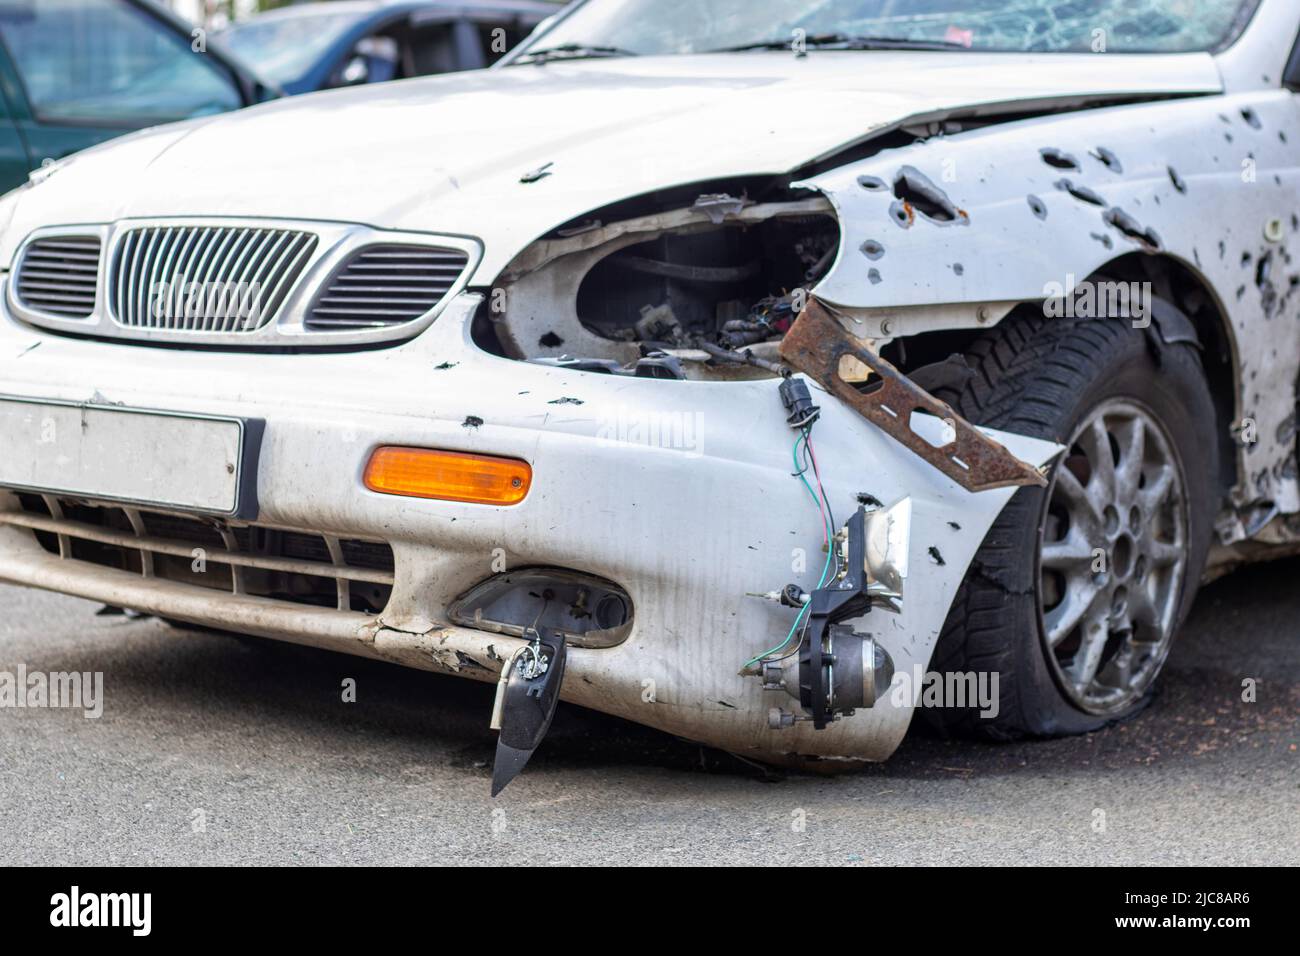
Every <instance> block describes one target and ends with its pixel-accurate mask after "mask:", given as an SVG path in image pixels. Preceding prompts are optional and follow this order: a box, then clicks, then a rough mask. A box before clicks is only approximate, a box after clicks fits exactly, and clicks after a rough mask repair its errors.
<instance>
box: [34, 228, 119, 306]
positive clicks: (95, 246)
mask: <svg viewBox="0 0 1300 956" xmlns="http://www.w3.org/2000/svg"><path fill="white" fill-rule="evenodd" d="M99 249H100V240H99V237H97V236H50V237H48V238H44V239H36V240H34V241H33V242H32V243H31V244H30V245H28V246H27V250H26V252H24V253H23V258H22V263H21V264H20V265H19V267H18V290H17V291H18V301H19V302H21V303H22V304H23V305H24V306H26V307H27V308H29V309H33V310H35V311H37V312H44V313H46V314H47V315H57V316H59V317H60V318H66V319H88V318H90V316H91V315H92V314H93V313H94V311H95V292H96V290H97V289H98V288H99Z"/></svg>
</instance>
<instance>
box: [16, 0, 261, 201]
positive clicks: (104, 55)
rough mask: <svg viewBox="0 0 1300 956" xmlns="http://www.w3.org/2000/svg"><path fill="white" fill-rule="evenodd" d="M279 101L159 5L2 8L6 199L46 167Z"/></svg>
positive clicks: (43, 3) (103, 2)
mask: <svg viewBox="0 0 1300 956" xmlns="http://www.w3.org/2000/svg"><path fill="white" fill-rule="evenodd" d="M274 95H276V94H275V91H274V90H271V89H270V88H268V87H266V86H265V85H264V84H262V83H261V81H259V80H258V79H257V78H256V77H255V76H254V75H253V74H252V72H251V71H249V70H248V69H247V68H245V67H244V66H242V65H241V64H239V63H238V62H237V61H236V60H234V59H232V58H230V57H229V56H227V55H225V54H224V53H223V52H222V51H221V50H219V49H216V48H215V47H213V48H208V46H207V43H206V37H204V36H203V35H202V33H201V32H195V30H194V28H193V27H192V26H191V25H190V24H189V23H188V22H186V21H184V20H182V19H181V18H180V17H177V16H176V15H175V14H173V13H171V12H170V11H168V10H166V9H165V8H163V7H162V6H161V5H160V4H158V3H155V2H152V0H0V193H3V192H7V191H8V190H10V189H12V188H14V187H15V186H19V185H21V184H22V183H24V182H25V181H26V180H27V174H28V172H29V171H30V170H32V169H35V168H36V167H38V166H40V165H41V164H42V163H44V162H45V161H46V160H55V159H61V158H62V157H64V156H66V155H68V154H69V153H73V152H76V151H77V150H79V149H85V148H87V147H89V146H94V145H95V144H97V143H101V142H103V141H104V140H107V139H112V138H113V137H115V136H121V135H122V134H123V133H129V132H131V131H132V130H137V129H141V128H143V127H146V126H155V125H157V124H159V123H167V122H171V121H173V120H182V119H190V118H192V117H196V116H208V115H211V114H213V113H223V112H226V111H227V110H236V109H239V108H240V107H243V106H249V105H252V104H253V103H256V102H260V101H261V100H264V99H267V98H269V97H271V96H274Z"/></svg>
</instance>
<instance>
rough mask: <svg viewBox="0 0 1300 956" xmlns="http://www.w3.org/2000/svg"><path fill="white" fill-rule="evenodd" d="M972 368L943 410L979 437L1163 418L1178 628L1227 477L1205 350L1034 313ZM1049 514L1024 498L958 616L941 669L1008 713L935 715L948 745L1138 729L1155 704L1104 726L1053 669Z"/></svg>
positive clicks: (972, 579)
mask: <svg viewBox="0 0 1300 956" xmlns="http://www.w3.org/2000/svg"><path fill="white" fill-rule="evenodd" d="M1160 307H1161V308H1162V309H1167V308H1170V307H1169V306H1168V305H1167V303H1160ZM966 360H967V362H968V363H969V365H970V366H971V368H972V369H973V370H974V373H975V374H974V375H973V376H972V377H971V378H970V379H969V380H968V381H967V382H966V383H965V384H964V385H962V386H960V387H959V388H954V387H949V388H947V389H941V390H939V392H938V396H939V397H940V398H942V399H943V400H945V401H947V402H948V403H949V404H951V405H952V406H953V407H954V408H955V409H956V410H957V411H958V412H959V413H960V414H961V415H962V416H963V417H965V418H966V419H967V420H969V421H971V422H973V423H975V424H978V425H984V426H988V427H993V428H999V429H1002V430H1005V431H1008V432H1014V433H1018V434H1023V435H1029V436H1033V437H1037V438H1045V439H1049V440H1052V441H1055V442H1059V443H1062V444H1066V443H1068V442H1069V440H1070V437H1071V436H1072V435H1074V434H1075V430H1076V427H1077V426H1079V425H1080V423H1082V422H1085V421H1087V420H1088V416H1089V415H1090V414H1092V411H1093V410H1095V409H1097V408H1099V407H1101V406H1102V404H1103V403H1104V402H1107V401H1108V400H1112V399H1123V400H1125V401H1134V402H1138V403H1141V405H1142V406H1145V410H1149V411H1150V412H1151V413H1153V417H1154V419H1155V420H1156V421H1157V422H1158V423H1159V425H1160V426H1162V427H1163V429H1164V432H1165V434H1166V435H1167V437H1168V438H1169V440H1170V442H1169V443H1170V444H1171V445H1172V447H1173V449H1174V451H1175V454H1176V457H1177V459H1178V460H1179V461H1180V462H1181V466H1182V473H1183V476H1184V481H1185V485H1184V488H1185V492H1184V500H1185V501H1186V527H1187V530H1188V531H1189V533H1188V534H1187V535H1186V538H1185V542H1186V543H1185V550H1186V563H1185V566H1184V567H1185V570H1184V571H1183V573H1182V583H1181V585H1179V587H1180V590H1179V591H1178V594H1177V597H1176V599H1174V600H1176V602H1177V603H1176V619H1175V625H1176V626H1177V625H1181V623H1182V621H1183V620H1184V618H1185V617H1186V615H1187V612H1188V610H1189V609H1190V607H1191V604H1192V600H1193V598H1194V597H1195V594H1196V589H1197V585H1198V584H1199V581H1200V577H1201V573H1202V571H1203V569H1204V566H1205V557H1206V553H1207V551H1208V548H1209V543H1210V534H1211V529H1212V526H1213V518H1214V509H1215V505H1216V503H1217V487H1216V485H1217V476H1218V474H1219V470H1218V443H1217V435H1216V432H1217V429H1216V426H1215V411H1214V406H1213V403H1212V400H1211V397H1210V394H1209V388H1208V386H1207V385H1206V380H1205V374H1204V372H1203V370H1202V366H1201V361H1200V356H1199V354H1198V352H1197V350H1196V348H1195V347H1194V346H1192V345H1189V344H1173V345H1168V344H1164V343H1162V342H1161V341H1160V339H1159V338H1158V336H1156V335H1155V334H1154V330H1151V331H1149V332H1144V331H1142V330H1139V329H1134V328H1133V327H1132V324H1131V323H1130V322H1128V321H1124V320H1118V319H1094V320H1080V319H1049V318H1045V317H1044V316H1043V315H1042V314H1041V313H1040V312H1037V310H1035V311H1029V310H1023V311H1020V312H1017V313H1014V314H1013V315H1012V316H1009V317H1008V318H1007V319H1006V320H1004V321H1003V322H1002V323H1001V324H1000V325H999V326H998V327H997V328H995V329H993V330H991V331H990V332H989V333H987V334H986V335H984V336H983V337H981V338H980V339H979V340H977V342H976V343H974V345H973V346H972V347H971V349H970V350H969V351H968V353H967V354H966ZM1056 467H1057V468H1060V467H1062V466H1061V464H1060V463H1059V462H1058V463H1057V465H1056ZM1047 503H1048V493H1047V491H1046V490H1044V489H1040V488H1025V489H1021V490H1020V491H1018V492H1017V493H1016V494H1015V496H1014V497H1013V498H1012V499H1011V501H1010V503H1009V504H1008V505H1007V507H1006V509H1005V510H1004V511H1003V513H1002V514H1001V515H1000V516H999V518H998V519H997V521H996V522H995V523H994V525H993V527H992V528H991V530H990V531H989V533H988V535H987V536H986V538H985V540H984V543H983V545H982V546H981V547H980V550H979V552H978V553H977V554H976V557H975V560H974V562H973V563H972V565H971V567H970V569H969V570H968V572H967V575H966V578H965V580H964V581H963V583H962V585H961V587H960V589H959V591H958V593H957V597H956V600H955V601H954V603H953V605H952V608H951V610H950V611H949V614H948V618H947V621H946V622H945V624H944V627H943V630H942V632H941V633H940V636H939V640H938V643H937V646H936V649H935V654H934V658H933V664H932V669H933V670H934V671H937V672H941V673H947V672H963V673H969V672H976V673H979V672H986V673H997V674H998V675H999V708H998V713H997V715H996V716H993V717H989V718H982V717H980V716H979V714H978V713H977V711H976V710H975V709H955V708H947V709H926V710H924V711H923V713H924V714H925V715H926V717H927V718H928V720H929V721H930V723H931V724H932V725H935V726H937V727H939V728H940V729H941V730H942V731H943V732H945V733H954V732H955V733H961V734H964V735H967V736H977V737H982V738H985V739H996V740H1011V739H1018V738H1023V737H1052V736H1067V735H1071V734H1079V733H1086V732H1088V731H1092V730H1096V729H1098V728H1100V727H1102V726H1105V725H1106V724H1108V723H1111V722H1114V721H1116V720H1119V719H1123V718H1126V717H1129V716H1132V714H1134V713H1137V712H1138V711H1140V710H1141V709H1142V708H1143V707H1145V706H1146V704H1147V703H1148V702H1149V701H1150V697H1151V690H1150V688H1148V689H1147V690H1146V691H1145V693H1144V694H1142V696H1141V697H1140V699H1138V700H1136V701H1134V702H1133V703H1132V704H1131V705H1130V706H1125V707H1124V709H1123V711H1122V712H1119V713H1111V714H1106V715H1104V716H1099V715H1098V714H1096V713H1088V712H1085V710H1084V709H1082V708H1081V707H1080V706H1078V705H1076V703H1075V702H1074V701H1071V700H1070V698H1069V697H1068V696H1067V693H1066V691H1065V690H1064V689H1063V688H1062V686H1061V681H1060V679H1059V676H1058V674H1057V673H1056V672H1055V668H1054V665H1053V663H1052V662H1051V660H1050V659H1049V657H1048V655H1049V653H1050V650H1049V647H1048V644H1047V641H1046V639H1045V637H1044V625H1043V615H1042V613H1041V609H1040V594H1039V587H1040V584H1039V580H1040V579H1039V564H1038V555H1039V548H1040V542H1041V536H1042V529H1043V524H1044V521H1045V520H1046V516H1047ZM1161 663H1163V659H1162V660H1161ZM1135 692H1136V691H1135Z"/></svg>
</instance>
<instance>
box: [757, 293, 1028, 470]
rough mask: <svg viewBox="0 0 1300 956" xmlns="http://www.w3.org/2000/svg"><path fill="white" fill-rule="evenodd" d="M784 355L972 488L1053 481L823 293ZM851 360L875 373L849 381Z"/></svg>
mask: <svg viewBox="0 0 1300 956" xmlns="http://www.w3.org/2000/svg"><path fill="white" fill-rule="evenodd" d="M781 357H782V358H784V359H785V360H786V361H787V362H788V363H789V364H790V365H791V366H792V367H794V368H795V369H797V370H798V371H800V372H803V373H804V374H806V375H808V376H809V377H810V378H812V379H814V380H815V381H816V382H818V383H819V384H820V385H822V386H823V387H824V388H825V389H826V390H827V391H829V392H830V393H831V394H832V395H835V396H836V397H837V398H839V399H841V400H842V401H843V402H844V403H845V404H847V405H848V406H849V407H850V408H852V409H853V410H854V411H856V412H858V414H860V415H862V417H864V418H866V419H867V420H868V421H870V422H871V423H872V424H874V425H876V426H877V427H879V428H880V429H881V430H882V431H884V432H885V433H886V434H888V435H889V436H890V437H892V438H894V439H896V440H897V441H898V442H900V443H901V444H903V445H905V446H906V447H907V448H909V449H910V450H911V451H913V452H915V453H916V454H917V455H919V456H920V457H921V458H923V459H925V460H926V461H927V462H929V463H930V464H932V465H934V467H936V468H938V469H939V470H940V471H941V472H943V473H944V474H945V475H947V476H948V477H949V478H951V479H952V480H953V481H955V482H957V483H958V484H959V485H961V486H962V487H963V488H965V489H967V490H968V491H990V490H992V489H994V488H1009V487H1016V486H1022V485H1036V486H1038V487H1046V485H1047V479H1046V478H1045V477H1044V476H1043V473H1042V472H1041V471H1039V470H1038V469H1037V468H1034V467H1033V466H1032V465H1028V464H1026V463H1025V462H1023V461H1021V460H1020V459H1018V458H1016V457H1015V456H1014V455H1012V454H1011V453H1010V452H1009V451H1007V450H1006V448H1004V447H1003V446H1002V445H1000V444H998V443H997V442H995V441H994V440H993V439H991V438H989V437H988V436H987V435H985V434H984V433H983V432H981V431H980V430H979V429H977V428H975V427H974V426H973V425H971V424H970V423H969V422H967V421H966V420H965V419H963V418H962V417H961V416H959V415H958V414H957V413H956V412H955V411H954V410H953V409H952V407H951V406H950V405H948V404H947V403H946V402H941V401H939V400H938V399H937V398H935V397H934V396H933V395H931V394H930V393H929V392H926V391H924V390H923V389H921V388H919V387H918V386H917V385H916V384H915V383H913V382H912V381H911V380H910V379H908V377H907V376H906V375H904V374H903V373H901V372H900V371H898V369H896V368H894V366H893V365H891V364H890V363H889V362H887V361H885V359H883V358H881V357H880V356H879V355H877V354H875V353H874V352H871V351H870V350H869V349H867V348H866V347H865V346H864V345H863V344H862V342H861V341H860V340H858V339H855V338H854V337H853V336H851V335H849V333H848V332H846V331H845V330H844V327H843V326H842V325H840V323H839V322H838V321H836V319H835V317H834V316H833V315H832V314H831V313H830V311H829V310H828V309H827V308H826V306H825V305H823V304H822V303H821V302H820V301H819V300H818V299H816V298H809V300H808V304H807V307H806V308H805V309H804V310H803V312H802V313H801V314H800V315H799V318H798V320H796V322H795V324H794V327H793V328H791V329H790V332H789V333H788V334H787V335H786V337H785V339H784V341H783V342H782V343H781ZM846 359H852V360H856V361H858V362H860V363H862V364H863V365H865V366H866V367H867V368H868V369H870V371H871V372H872V373H873V374H872V375H871V376H869V377H868V378H867V380H866V381H865V382H863V383H859V384H857V385H855V384H851V383H849V382H847V381H845V379H844V378H843V377H842V375H841V362H843V361H845V360H846ZM918 413H920V414H921V415H930V416H933V417H934V418H936V419H938V420H940V421H941V422H943V423H944V424H945V425H946V426H947V429H946V434H945V436H944V440H943V441H942V443H940V444H936V443H935V442H934V441H931V440H930V439H929V438H927V437H924V436H923V434H922V433H921V432H919V431H917V428H916V423H914V422H913V418H914V416H916V415H917V414H918Z"/></svg>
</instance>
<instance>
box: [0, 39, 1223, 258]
mask: <svg viewBox="0 0 1300 956" xmlns="http://www.w3.org/2000/svg"><path fill="white" fill-rule="evenodd" d="M1220 89H1221V83H1220V78H1219V74H1218V71H1217V69H1216V66H1215V63H1214V60H1213V58H1212V57H1210V56H1208V55H1204V54H1193V55H1178V56H1118V55H1116V56H1097V55H1044V56H1026V55H1013V54H979V53H929V52H831V51H824V52H814V53H812V54H810V55H808V56H806V57H802V58H797V57H795V56H792V55H788V54H784V53H746V54H731V55H711V56H690V57H685V56H682V57H644V58H620V59H602V60H587V61H580V62H573V63H553V64H548V65H545V66H514V67H507V68H503V69H494V70H485V71H478V72H473V73H462V74H454V75H450V76H443V77H434V78H429V79H421V80H411V81H404V82H399V83H389V84H382V85H378V86H374V87H362V88H357V89H352V90H342V91H335V92H330V93H323V94H315V95H309V96H304V97H296V98H292V99H287V100H280V101H276V102H272V103H268V104H265V105H263V106H259V107H254V108H252V109H248V110H244V111H242V112H239V113H231V114H226V115H223V116H219V117H214V118H211V119H205V120H201V121H193V122H189V123H184V124H179V125H173V126H166V127H159V128H157V129H154V130H147V131H145V132H143V133H138V134H135V135H133V136H129V137H126V138H124V139H122V140H118V141H116V142H113V143H109V144H106V145H104V146H101V147H97V148H95V149H92V150H89V151H87V152H85V153H82V154H79V155H78V156H76V157H74V158H73V159H72V160H71V161H70V162H69V163H68V164H67V166H66V168H62V169H59V170H58V171H57V172H55V173H54V174H53V175H51V176H50V177H49V179H48V181H47V182H45V183H44V184H42V185H40V186H38V187H35V188H32V189H29V190H27V191H26V193H25V195H24V196H23V199H22V201H21V205H20V206H19V208H18V209H17V211H16V213H15V216H14V220H13V224H12V228H11V229H10V230H7V231H6V235H5V236H4V240H3V246H2V247H0V255H2V256H4V258H3V259H0V261H5V262H8V261H10V257H11V256H12V253H13V248H14V246H15V244H16V243H17V242H18V241H19V240H20V239H21V238H22V236H24V235H26V233H27V232H28V231H30V229H31V228H35V227H37V226H45V225H52V224H69V223H92V222H108V221H114V220H118V219H124V218H136V217H167V216H214V217H215V216H235V217H274V218H287V219H321V220H338V221H347V222H363V223H367V224H369V225H373V226H378V227H381V228H400V229H407V230H418V231H429V232H447V233H454V234H459V235H468V236H474V237H477V238H479V239H481V240H482V241H483V243H484V246H485V257H484V260H483V262H482V264H481V265H480V269H479V273H478V275H477V276H476V280H477V281H481V282H486V281H490V280H491V279H492V278H493V277H495V275H496V274H497V272H498V271H499V270H500V269H501V268H502V267H503V266H504V264H505V263H506V262H508V261H509V260H510V259H511V258H512V257H513V256H514V255H515V254H516V253H517V252H518V251H519V250H520V249H521V248H523V247H524V246H525V245H527V244H528V243H529V242H531V241H532V240H533V239H535V238H536V237H538V236H539V235H542V234H544V233H546V232H548V231H550V230H551V229H553V228H555V227H556V226H557V225H560V224H562V223H564V222H567V221H568V220H570V219H573V218H575V217H578V216H581V215H582V214H584V213H586V212H589V211H591V210H594V209H597V208H600V207H601V206H604V205H606V204H608V203H610V202H613V201H616V200H619V199H622V198H626V197H629V196H635V195H639V194H642V193H646V192H651V191H654V190H657V189H663V188H665V187H669V186H677V185H682V184H686V183H692V182H704V181H707V180H713V179H719V178H723V177H728V176H737V175H750V174H780V173H787V172H789V171H791V170H795V169H798V168H800V167H801V166H803V165H805V164H807V163H809V162H812V161H815V160H818V159H820V158H823V157H825V156H828V155H830V154H833V153H834V152H836V151H837V150H840V149H842V148H844V147H845V146H847V145H851V144H853V143H855V142H858V141H861V140H864V139H867V138H869V137H870V136H871V135H873V134H874V133H877V132H879V131H880V130H882V129H887V128H889V127H892V126H895V125H897V124H898V123H900V122H902V121H904V120H906V119H908V118H910V117H924V116H927V115H932V114H936V113H939V114H942V113H944V112H946V111H951V110H954V109H962V110H969V109H971V108H976V109H979V108H997V110H999V111H1002V112H1005V109H1004V107H1005V106H1006V105H1007V104H1015V105H1016V107H1017V109H1025V110H1029V109H1033V108H1037V107H1039V106H1046V105H1055V104H1059V103H1064V104H1067V105H1071V104H1077V103H1080V102H1083V103H1087V102H1090V101H1094V100H1096V101H1106V100H1113V99H1115V98H1117V97H1128V96H1132V95H1138V96H1144V95H1151V96H1153V97H1154V96H1165V95H1176V94H1187V93H1201V94H1204V93H1213V92H1218V91H1220ZM538 170H542V171H544V173H545V175H540V174H539V177H540V178H534V177H526V176H525V174H528V173H530V172H533V171H538ZM523 178H529V179H532V180H533V181H530V182H523V181H521V180H522V179H523Z"/></svg>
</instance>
